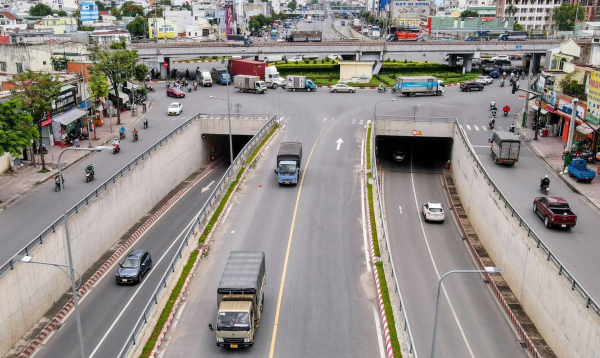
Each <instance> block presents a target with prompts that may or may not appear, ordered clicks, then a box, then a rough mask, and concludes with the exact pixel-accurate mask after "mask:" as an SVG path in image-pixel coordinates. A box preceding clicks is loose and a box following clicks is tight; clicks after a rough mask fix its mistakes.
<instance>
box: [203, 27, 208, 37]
mask: <svg viewBox="0 0 600 358" xmlns="http://www.w3.org/2000/svg"><path fill="white" fill-rule="evenodd" d="M202 36H204V37H206V36H208V29H202Z"/></svg>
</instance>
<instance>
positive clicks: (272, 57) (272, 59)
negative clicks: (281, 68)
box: [265, 55, 285, 62]
mask: <svg viewBox="0 0 600 358" xmlns="http://www.w3.org/2000/svg"><path fill="white" fill-rule="evenodd" d="M282 61H285V56H284V55H266V56H265V62H282Z"/></svg>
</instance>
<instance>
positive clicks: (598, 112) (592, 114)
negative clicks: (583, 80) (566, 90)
mask: <svg viewBox="0 0 600 358" xmlns="http://www.w3.org/2000/svg"><path fill="white" fill-rule="evenodd" d="M598 118H600V72H599V71H592V75H591V76H590V84H589V86H588V96H587V111H586V114H585V120H586V121H588V122H590V123H593V124H596V125H597V124H598Z"/></svg>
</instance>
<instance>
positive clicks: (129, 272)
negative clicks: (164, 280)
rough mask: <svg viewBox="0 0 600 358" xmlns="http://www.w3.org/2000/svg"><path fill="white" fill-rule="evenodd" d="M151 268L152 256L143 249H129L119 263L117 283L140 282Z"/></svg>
mask: <svg viewBox="0 0 600 358" xmlns="http://www.w3.org/2000/svg"><path fill="white" fill-rule="evenodd" d="M151 268H152V257H151V256H150V253H149V252H148V251H146V250H143V249H137V250H133V251H131V252H130V253H129V254H128V255H127V256H126V257H125V259H124V260H123V262H121V263H120V264H119V269H118V270H117V284H121V283H140V282H141V281H142V278H144V276H145V275H146V273H147V272H148V271H149V270H150V269H151Z"/></svg>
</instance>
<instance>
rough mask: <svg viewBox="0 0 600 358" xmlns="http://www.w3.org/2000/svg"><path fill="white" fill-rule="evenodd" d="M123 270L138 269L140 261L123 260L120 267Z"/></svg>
mask: <svg viewBox="0 0 600 358" xmlns="http://www.w3.org/2000/svg"><path fill="white" fill-rule="evenodd" d="M121 266H122V267H123V268H136V267H140V259H125V261H123V265H121Z"/></svg>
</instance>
